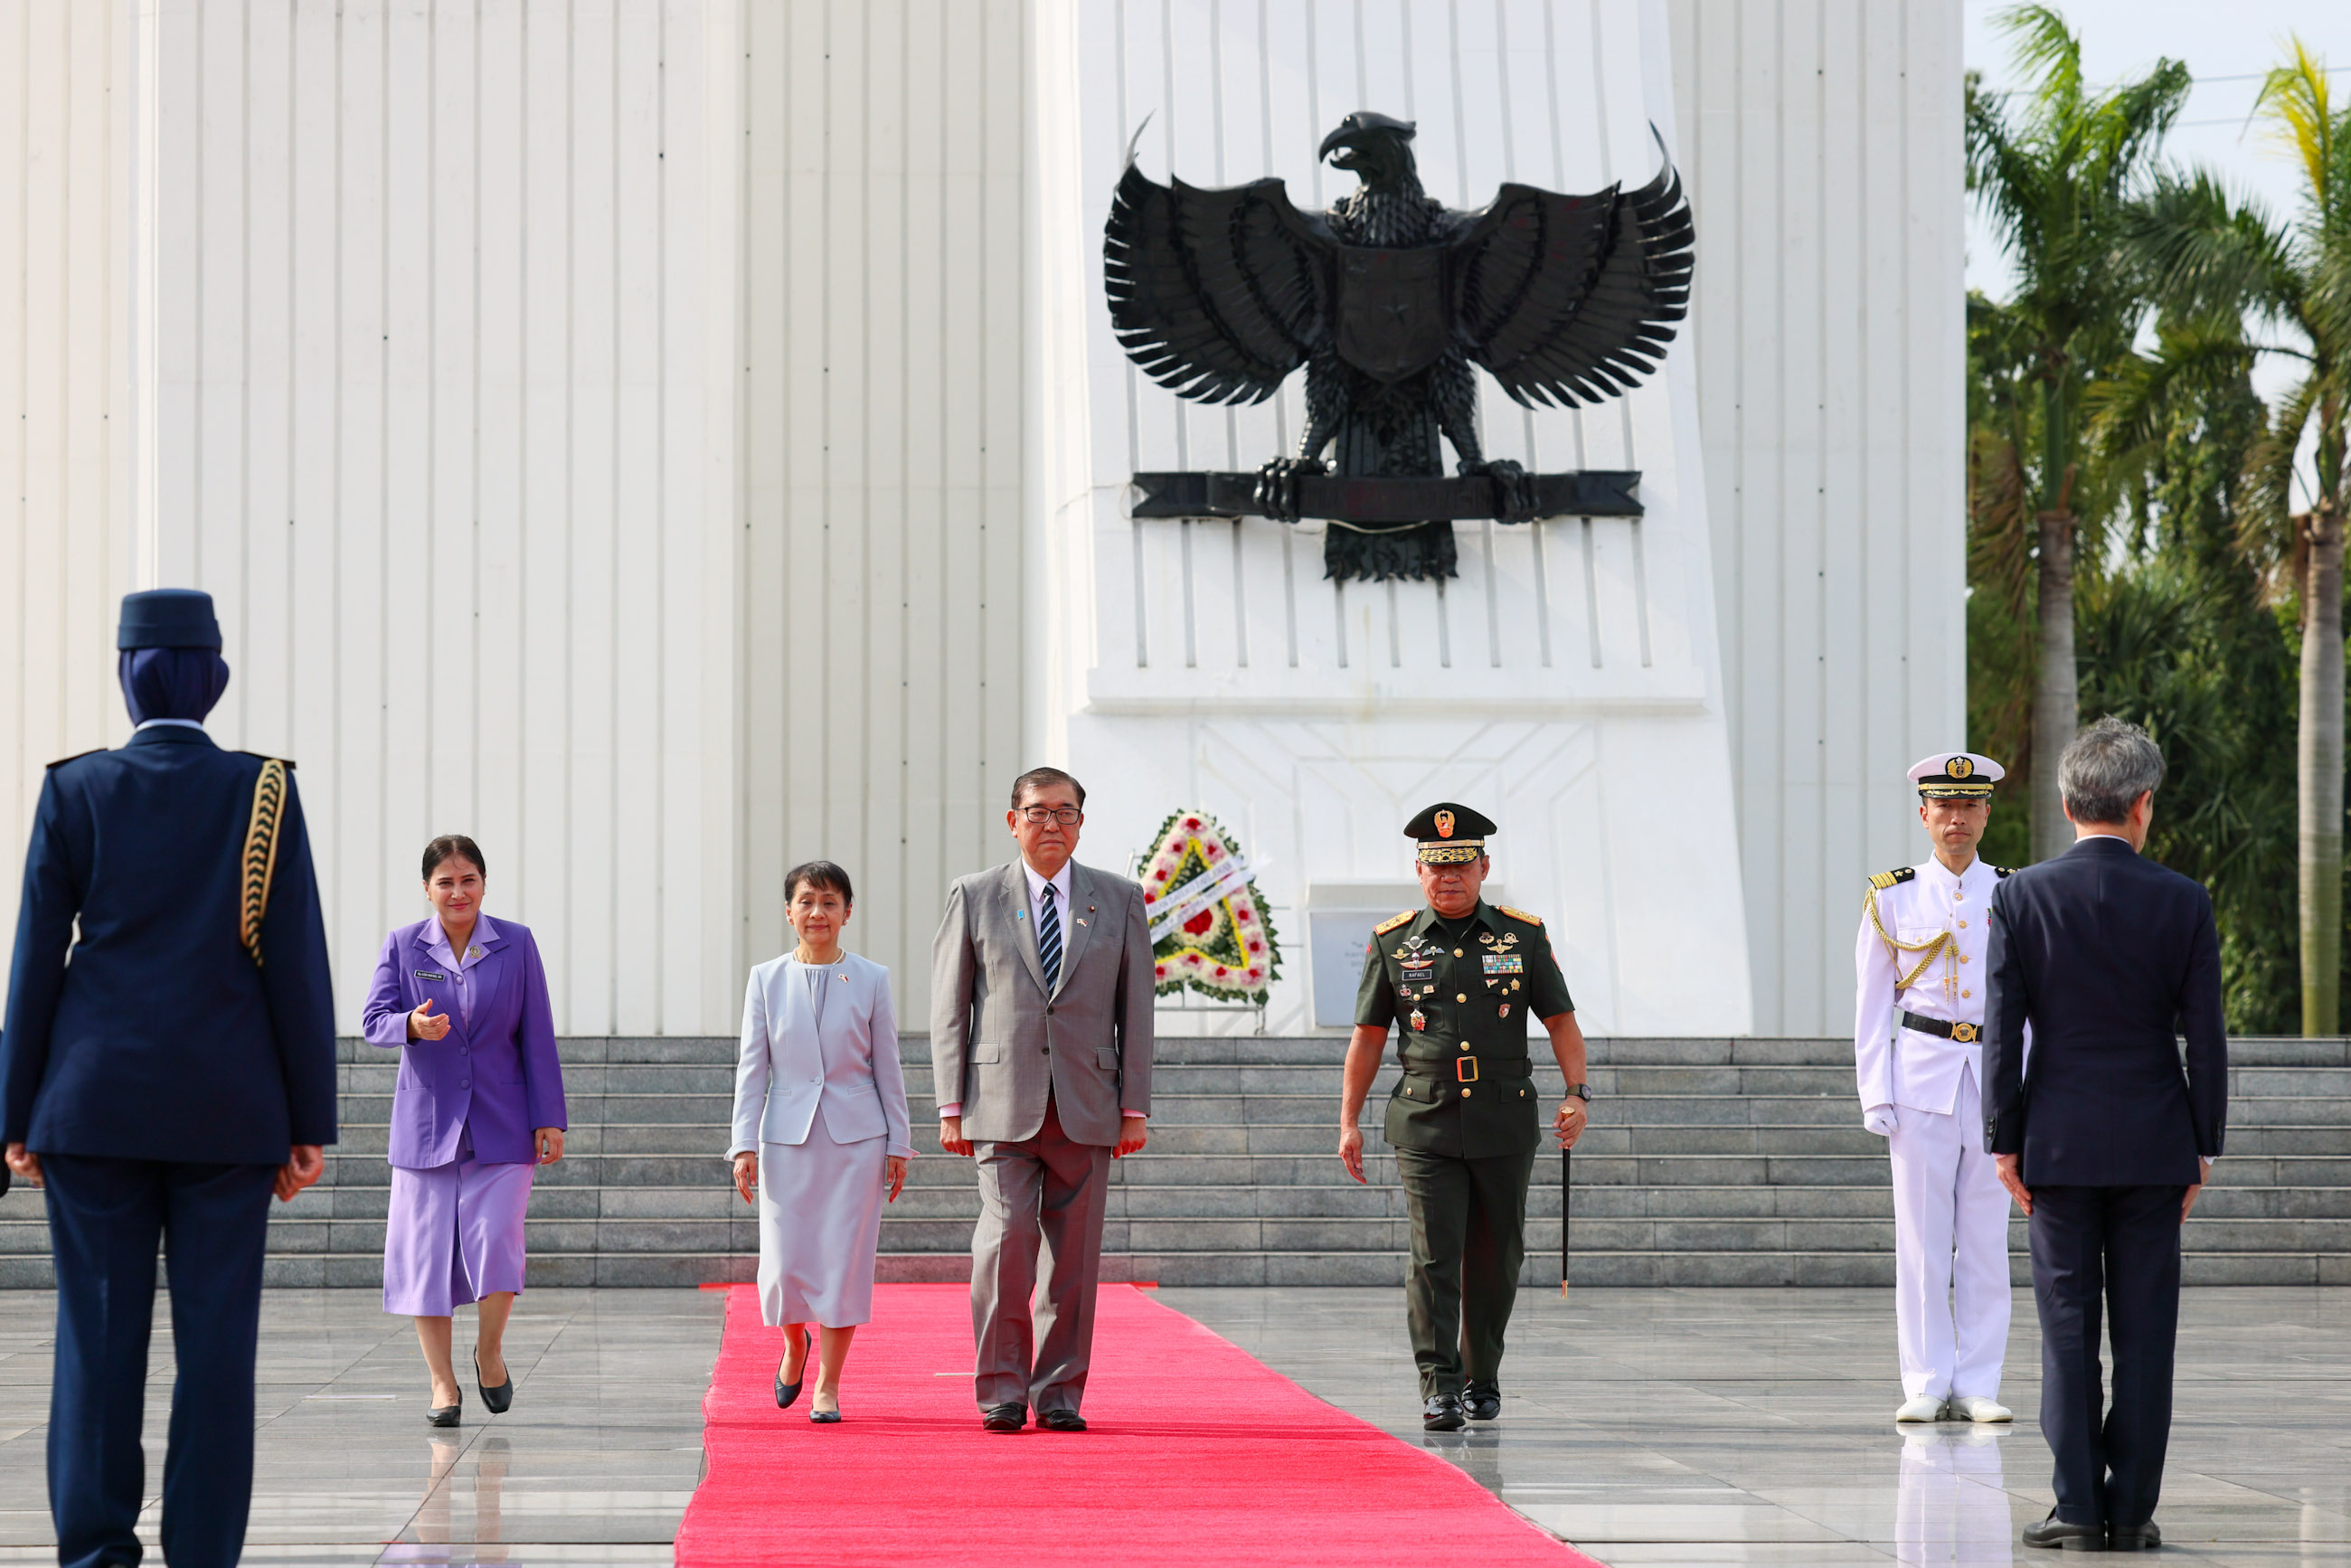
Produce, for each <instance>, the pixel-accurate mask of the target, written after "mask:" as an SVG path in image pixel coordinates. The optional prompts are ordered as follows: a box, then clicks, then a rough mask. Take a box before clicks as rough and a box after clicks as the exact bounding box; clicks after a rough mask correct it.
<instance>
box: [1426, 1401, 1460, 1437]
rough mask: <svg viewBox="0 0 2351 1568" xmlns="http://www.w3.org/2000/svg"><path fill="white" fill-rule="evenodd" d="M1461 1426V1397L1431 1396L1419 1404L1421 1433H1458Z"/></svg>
mask: <svg viewBox="0 0 2351 1568" xmlns="http://www.w3.org/2000/svg"><path fill="white" fill-rule="evenodd" d="M1461 1424H1462V1415H1461V1396H1459V1395H1458V1394H1432V1395H1430V1396H1428V1397H1427V1398H1426V1399H1424V1400H1422V1401H1421V1402H1420V1429H1421V1430H1422V1431H1424V1432H1458V1431H1459V1430H1461Z"/></svg>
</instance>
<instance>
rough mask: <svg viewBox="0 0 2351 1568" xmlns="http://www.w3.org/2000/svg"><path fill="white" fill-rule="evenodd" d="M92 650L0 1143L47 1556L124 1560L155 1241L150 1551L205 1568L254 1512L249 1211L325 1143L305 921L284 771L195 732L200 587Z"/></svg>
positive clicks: (20, 969)
mask: <svg viewBox="0 0 2351 1568" xmlns="http://www.w3.org/2000/svg"><path fill="white" fill-rule="evenodd" d="M116 641H117V645H118V647H120V650H121V653H120V679H121V683H122V692H123V697H124V699H125V701H126V702H127V703H128V704H129V706H130V708H131V721H132V723H133V725H134V726H135V728H134V730H133V732H132V734H131V741H130V744H128V745H126V746H124V747H121V748H120V749H119V750H113V751H94V752H89V753H87V754H85V755H83V756H80V757H76V758H68V759H67V760H66V761H63V762H58V763H54V764H52V765H51V766H50V768H49V772H48V778H47V781H46V782H45V783H44V784H43V786H42V789H41V800H40V805H39V807H38V809H37V811H36V813H35V816H34V819H33V830H32V837H31V841H30V842H29V843H28V844H27V845H26V852H25V891H24V902H23V904H21V905H20V907H19V909H18V913H17V918H16V957H15V960H14V963H13V966H12V967H11V968H10V970H9V975H8V1012H7V1025H6V1030H5V1034H0V1122H5V1126H0V1139H4V1140H5V1143H6V1145H7V1155H6V1157H7V1162H8V1166H9V1168H10V1169H11V1170H12V1171H14V1172H15V1173H16V1174H17V1175H18V1176H24V1177H25V1178H26V1179H27V1180H29V1181H33V1182H37V1183H40V1184H41V1185H43V1186H46V1187H47V1192H48V1219H49V1239H50V1247H51V1250H52V1255H53V1257H54V1260H55V1263H56V1269H57V1370H56V1375H55V1378H54V1380H53V1384H52V1387H51V1392H50V1396H49V1434H48V1461H49V1511H50V1514H51V1517H52V1518H53V1519H54V1520H55V1521H56V1524H57V1560H58V1562H59V1563H63V1564H65V1565H66V1568H99V1565H101V1564H131V1563H137V1562H138V1561H139V1558H140V1544H139V1538H138V1535H137V1533H136V1526H137V1524H138V1521H139V1511H140V1503H141V1491H142V1490H143V1488H144V1485H145V1481H146V1461H145V1458H144V1456H143V1454H142V1453H141V1448H140V1440H139V1429H140V1424H141V1415H142V1413H143V1410H144V1406H145V1401H146V1385H147V1342H148V1336H149V1330H150V1327H151V1323H152V1316H153V1311H154V1302H155V1252H156V1245H157V1243H158V1241H159V1240H160V1241H161V1242H162V1244H163V1246H164V1247H165V1249H167V1252H168V1255H169V1258H170V1269H171V1287H172V1349H173V1353H174V1356H175V1359H176V1360H177V1362H178V1364H179V1380H178V1383H177V1385H175V1386H174V1388H173V1390H172V1427H171V1439H170V1448H169V1449H168V1451H167V1453H166V1456H165V1458H164V1461H163V1517H162V1541H163V1555H164V1556H165V1558H166V1559H168V1560H169V1561H170V1562H171V1563H172V1568H211V1565H214V1564H218V1565H221V1568H226V1565H227V1564H230V1563H235V1561H236V1560H237V1557H238V1555H239V1553H240V1552H242V1551H243V1549H244V1544H245V1526H246V1512H247V1511H248V1509H249V1507H250V1505H251V1501H252V1495H253V1404H254V1399H253V1364H254V1352H255V1348H256V1341H257V1339H258V1337H259V1333H260V1321H261V1268H262V1254H263V1249H264V1245H265V1240H266V1235H267V1231H268V1219H269V1197H270V1194H271V1193H272V1192H273V1191H275V1192H276V1193H277V1196H278V1197H281V1198H287V1199H290V1198H291V1197H294V1195H295V1194H296V1193H298V1192H300V1191H301V1190H302V1189H303V1188H304V1187H306V1186H309V1185H310V1184H311V1183H312V1182H314V1181H316V1180H318V1178H319V1172H320V1170H321V1169H322V1168H323V1166H324V1153H323V1148H322V1145H327V1144H331V1143H333V1142H334V1141H335V1025H334V1009H333V1005H332V1002H331V1001H330V999H329V994H328V978H327V940H326V928H325V925H324V924H323V923H322V922H321V920H320V919H319V891H318V883H317V881H316V879H315V878H314V876H313V874H312V872H311V867H310V846H309V841H308V837H307V836H306V834H305V831H304V829H303V823H302V805H301V801H300V800H299V799H298V797H297V796H296V795H295V793H294V781H293V779H292V778H291V777H290V776H289V774H288V772H287V769H288V768H289V767H290V765H289V764H287V763H283V762H278V761H275V760H273V759H270V758H262V757H255V756H251V755H249V754H246V753H244V752H235V751H223V750H221V749H220V748H219V747H216V746H214V744H213V743H212V740H211V739H210V737H207V736H206V735H205V734H204V727H203V723H202V721H203V719H204V715H205V714H206V713H208V712H209V711H211V708H212V706H213V705H214V703H215V702H217V701H218V700H219V698H220V695H221V692H222V691H223V690H224V689H225V687H226V686H227V685H228V666H227V665H226V664H224V663H223V662H222V660H221V657H220V646H221V635H220V625H219V622H216V621H215V620H214V617H213V607H212V600H211V598H210V596H208V595H206V594H203V593H197V592H193V591H187V590H183V589H157V590H153V591H149V592H145V593H134V594H131V596H130V597H129V598H127V599H125V600H124V601H123V603H122V623H121V630H120V634H119V636H118V637H117V640H116ZM77 925H78V929H77ZM68 960H70V962H68Z"/></svg>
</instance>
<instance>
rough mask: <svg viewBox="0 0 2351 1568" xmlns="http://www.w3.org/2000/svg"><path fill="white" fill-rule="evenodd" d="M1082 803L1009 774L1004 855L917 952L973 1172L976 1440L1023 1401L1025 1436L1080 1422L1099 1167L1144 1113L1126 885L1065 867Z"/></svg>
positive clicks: (957, 1135) (1133, 910)
mask: <svg viewBox="0 0 2351 1568" xmlns="http://www.w3.org/2000/svg"><path fill="white" fill-rule="evenodd" d="M1085 803H1086V792H1085V789H1084V787H1083V786H1082V785H1081V784H1080V783H1079V782H1078V781H1077V780H1076V779H1072V778H1071V777H1070V776H1069V775H1068V774H1067V773H1064V772H1062V771H1061V769H1060V768H1032V769H1031V770H1029V772H1027V773H1024V774H1022V775H1021V776H1020V777H1019V779H1015V780H1014V781H1013V784H1012V809H1011V810H1008V811H1007V812H1005V814H1004V821H1005V825H1006V826H1007V827H1008V828H1009V829H1011V831H1012V836H1013V838H1014V839H1015V840H1016V841H1019V845H1020V858H1019V860H1016V861H1014V862H1012V863H1011V864H1009V865H1004V866H998V867H997V868H996V869H995V870H993V871H985V872H980V873H977V874H976V875H972V876H967V877H965V878H964V879H963V880H962V881H960V882H958V883H956V884H955V886H954V887H952V888H950V889H949V890H948V892H947V909H946V918H944V919H943V920H941V921H940V922H939V935H938V939H937V940H936V941H935V943H934V944H933V945H932V948H931V1067H932V1075H933V1082H934V1084H935V1090H936V1092H937V1094H938V1097H939V1146H940V1147H941V1148H943V1149H945V1150H946V1152H947V1153H949V1154H951V1155H977V1158H978V1161H979V1198H980V1212H979V1224H978V1226H977V1228H976V1229H975V1230H974V1231H973V1233H972V1239H971V1321H972V1333H973V1336H974V1338H975V1339H976V1340H977V1342H978V1369H977V1375H976V1376H975V1378H974V1383H975V1385H976V1391H977V1394H978V1396H979V1407H980V1411H981V1416H982V1422H981V1424H982V1425H983V1426H985V1427H987V1430H989V1431H991V1432H1017V1431H1019V1429H1020V1428H1021V1427H1023V1426H1025V1425H1026V1424H1027V1422H1028V1414H1029V1409H1030V1408H1031V1407H1033V1408H1034V1409H1035V1410H1036V1412H1037V1419H1038V1425H1040V1427H1046V1428H1048V1429H1050V1430H1052V1431H1056V1432H1082V1431H1084V1430H1085V1429H1086V1423H1085V1419H1084V1417H1083V1416H1080V1415H1079V1414H1078V1407H1079V1406H1080V1405H1081V1403H1082V1401H1083V1400H1084V1397H1085V1391H1086V1366H1087V1364H1088V1362H1089V1361H1090V1360H1091V1359H1092V1352H1093V1338H1094V1287H1095V1284H1096V1282H1097V1281H1098V1278H1099V1276H1100V1274H1101V1271H1102V1213H1103V1210H1104V1207H1106V1205H1107V1202H1108V1188H1109V1186H1110V1162H1111V1161H1112V1160H1113V1158H1116V1157H1121V1156H1123V1155H1131V1154H1134V1153H1135V1152H1136V1151H1137V1150H1139V1149H1141V1148H1142V1147H1143V1143H1144V1119H1145V1117H1147V1116H1148V1115H1149V1113H1150V1111H1151V1008H1152V998H1153V997H1154V995H1155V984H1154V977H1153V973H1152V956H1151V932H1150V925H1149V923H1148V922H1147V921H1146V920H1145V919H1144V910H1143V889H1142V888H1141V887H1139V886H1137V885H1136V884H1135V883H1132V882H1129V881H1128V880H1126V878H1124V877H1122V876H1113V875H1111V874H1110V873H1108V872H1101V871H1096V870H1094V869H1092V867H1090V866H1082V865H1079V864H1077V863H1076V862H1074V861H1072V860H1071V858H1070V856H1071V854H1072V853H1074V852H1076V850H1077V847H1078V830H1079V828H1080V827H1081V825H1082V824H1083V822H1084V821H1085ZM1040 1243H1042V1245H1043V1248H1044V1251H1045V1255H1046V1259H1047V1266H1048V1270H1049V1273H1048V1276H1047V1279H1046V1281H1045V1300H1044V1302H1043V1304H1042V1305H1041V1306H1040V1307H1039V1308H1038V1309H1037V1311H1036V1314H1035V1321H1034V1322H1033V1324H1032V1322H1031V1318H1030V1307H1029V1303H1030V1298H1031V1297H1032V1296H1033V1295H1034V1293H1035V1291H1036V1287H1037V1254H1038V1249H1039V1246H1040Z"/></svg>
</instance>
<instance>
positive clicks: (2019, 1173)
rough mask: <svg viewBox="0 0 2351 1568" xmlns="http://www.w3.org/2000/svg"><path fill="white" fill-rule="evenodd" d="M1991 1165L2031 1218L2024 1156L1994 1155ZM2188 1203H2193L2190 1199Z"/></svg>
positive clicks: (2011, 1194)
mask: <svg viewBox="0 0 2351 1568" xmlns="http://www.w3.org/2000/svg"><path fill="white" fill-rule="evenodd" d="M1991 1164H1992V1169H1994V1170H1995V1171H1997V1172H1999V1173H2000V1185H2001V1186H2004V1187H2006V1188H2008V1195H2009V1197H2012V1198H2014V1199H2016V1207H2019V1208H2021V1209H2022V1210H2024V1217H2025V1218H2027V1219H2030V1218H2032V1189H2031V1188H2030V1187H2027V1186H2025V1185H2024V1156H2023V1155H1992V1157H1991ZM2190 1201H2191V1202H2192V1201H2194V1200H2193V1198H2192V1197H2191V1199H2190ZM2182 1218H2185V1216H2184V1215H2183V1216H2182Z"/></svg>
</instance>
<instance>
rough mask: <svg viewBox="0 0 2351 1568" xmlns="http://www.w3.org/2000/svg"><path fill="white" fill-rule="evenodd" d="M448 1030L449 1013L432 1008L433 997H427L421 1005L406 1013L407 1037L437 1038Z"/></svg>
mask: <svg viewBox="0 0 2351 1568" xmlns="http://www.w3.org/2000/svg"><path fill="white" fill-rule="evenodd" d="M448 1032H449V1015H448V1014H447V1013H436V1012H434V1010H433V998H431V997H427V998H424V1001H423V1005H422V1006H420V1007H418V1008H417V1009H416V1010H415V1011H414V1012H413V1013H410V1014H409V1015H408V1038H409V1039H411V1040H439V1039H441V1038H442V1037H443V1036H444V1035H446V1034H447V1033H448Z"/></svg>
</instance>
